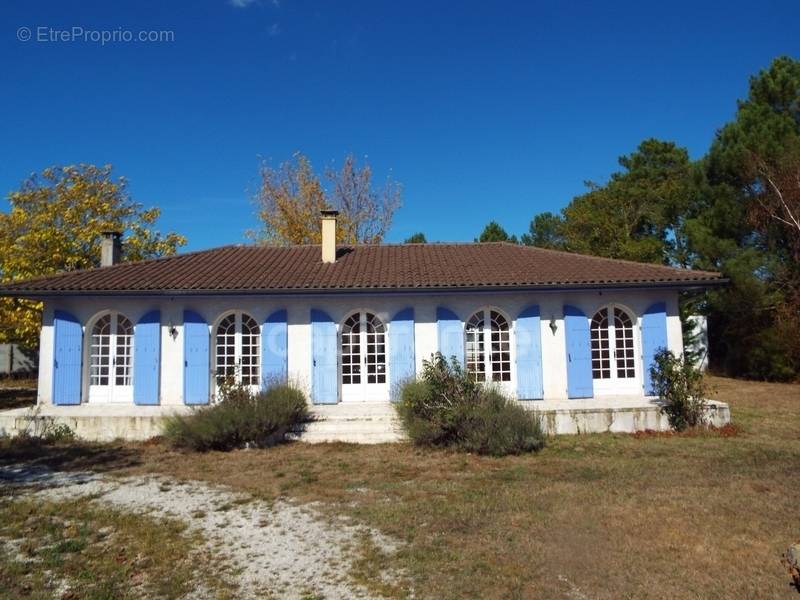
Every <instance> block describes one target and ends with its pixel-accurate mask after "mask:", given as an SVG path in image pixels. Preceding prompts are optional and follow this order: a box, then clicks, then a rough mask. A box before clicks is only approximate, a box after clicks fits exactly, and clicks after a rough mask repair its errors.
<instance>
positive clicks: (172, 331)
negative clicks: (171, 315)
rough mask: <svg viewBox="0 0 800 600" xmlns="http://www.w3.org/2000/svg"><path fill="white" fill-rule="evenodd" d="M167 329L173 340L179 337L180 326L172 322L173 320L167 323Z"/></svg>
mask: <svg viewBox="0 0 800 600" xmlns="http://www.w3.org/2000/svg"><path fill="white" fill-rule="evenodd" d="M167 331H169V335H170V337H171V338H172V339H173V340H174V339H175V338H177V337H178V328H177V327H175V325H173V324H172V321H170V322H169V324H168V325H167Z"/></svg>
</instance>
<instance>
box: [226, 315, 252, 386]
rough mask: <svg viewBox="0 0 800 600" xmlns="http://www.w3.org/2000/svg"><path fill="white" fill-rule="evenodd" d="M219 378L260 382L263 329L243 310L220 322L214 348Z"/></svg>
mask: <svg viewBox="0 0 800 600" xmlns="http://www.w3.org/2000/svg"><path fill="white" fill-rule="evenodd" d="M214 357H215V364H214V373H216V376H217V381H218V382H219V381H223V380H228V381H232V382H234V383H238V384H241V385H260V384H261V330H260V328H259V326H258V323H256V320H255V319H254V318H253V317H251V316H250V315H248V314H247V313H243V312H240V311H236V312H232V313H230V314H229V315H226V316H225V317H224V318H223V319H222V320H221V321H220V322H219V324H218V325H217V331H216V336H215V350H214Z"/></svg>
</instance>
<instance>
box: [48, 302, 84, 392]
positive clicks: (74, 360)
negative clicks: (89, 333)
mask: <svg viewBox="0 0 800 600" xmlns="http://www.w3.org/2000/svg"><path fill="white" fill-rule="evenodd" d="M82 346H83V329H82V328H81V324H80V322H79V321H78V319H76V318H75V317H73V316H72V315H71V314H69V313H67V312H64V311H63V310H57V311H55V314H54V316H53V404H80V403H81V358H82Z"/></svg>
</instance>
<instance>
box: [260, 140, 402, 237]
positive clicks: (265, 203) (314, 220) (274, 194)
mask: <svg viewBox="0 0 800 600" xmlns="http://www.w3.org/2000/svg"><path fill="white" fill-rule="evenodd" d="M325 179H326V180H327V182H328V183H329V184H330V190H329V191H326V190H325V189H324V188H323V187H322V183H321V181H320V178H319V177H318V176H317V175H316V174H315V173H314V171H313V169H312V167H311V162H310V161H309V160H308V158H307V157H306V156H304V155H303V154H300V153H297V154H295V156H294V159H293V160H292V161H289V162H285V163H282V164H281V165H279V166H278V168H273V167H272V166H270V165H269V164H267V163H265V164H263V165H262V167H261V187H260V189H259V191H258V194H257V196H256V199H255V201H256V205H257V207H258V217H259V219H260V220H261V229H260V230H259V231H255V232H250V235H251V237H253V238H255V239H256V240H258V241H261V242H263V243H267V244H276V245H291V244H319V243H320V238H321V231H320V219H319V213H320V210H323V209H335V210H338V211H339V221H338V226H337V228H336V238H337V241H339V242H341V243H345V244H376V243H380V242H381V240H382V239H383V237H384V236H385V235H386V232H387V231H388V229H389V226H390V225H391V223H392V217H393V216H394V212H395V211H396V210H397V209H398V208H399V207H400V195H401V188H400V186H399V185H398V184H397V183H395V182H393V181H392V180H391V179H387V181H386V184H385V185H384V186H383V187H382V188H381V189H374V188H373V185H372V169H371V168H370V166H369V165H364V166H359V165H358V164H357V163H356V160H355V158H354V157H353V156H352V155H350V156H347V157H346V158H345V160H344V162H343V163H342V167H341V169H339V170H336V169H333V168H329V169H327V170H326V172H325Z"/></svg>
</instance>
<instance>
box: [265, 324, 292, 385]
mask: <svg viewBox="0 0 800 600" xmlns="http://www.w3.org/2000/svg"><path fill="white" fill-rule="evenodd" d="M288 341H289V325H288V317H287V313H286V310H276V311H275V312H274V313H272V314H271V315H270V316H268V317H267V318H266V320H265V321H264V326H263V327H262V328H261V381H262V383H263V384H264V385H266V384H268V383H271V382H274V381H280V382H285V381H286V380H287V378H288V376H289V365H288V360H289V353H288Z"/></svg>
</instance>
